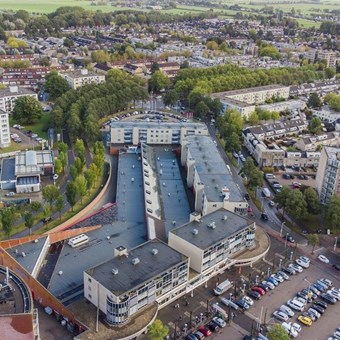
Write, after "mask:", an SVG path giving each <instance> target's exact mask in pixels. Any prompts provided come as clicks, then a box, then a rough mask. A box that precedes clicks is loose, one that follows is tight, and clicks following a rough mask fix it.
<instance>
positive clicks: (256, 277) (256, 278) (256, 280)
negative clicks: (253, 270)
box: [255, 275, 259, 284]
mask: <svg viewBox="0 0 340 340" xmlns="http://www.w3.org/2000/svg"><path fill="white" fill-rule="evenodd" d="M258 279H259V276H258V275H256V276H255V284H257V283H258Z"/></svg>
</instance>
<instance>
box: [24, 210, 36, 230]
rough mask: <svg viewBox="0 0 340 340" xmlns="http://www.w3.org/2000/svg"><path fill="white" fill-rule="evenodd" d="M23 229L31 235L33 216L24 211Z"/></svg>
mask: <svg viewBox="0 0 340 340" xmlns="http://www.w3.org/2000/svg"><path fill="white" fill-rule="evenodd" d="M24 221H25V227H26V228H28V230H29V235H31V228H32V226H33V224H34V216H33V214H32V213H31V212H30V211H25V213H24Z"/></svg>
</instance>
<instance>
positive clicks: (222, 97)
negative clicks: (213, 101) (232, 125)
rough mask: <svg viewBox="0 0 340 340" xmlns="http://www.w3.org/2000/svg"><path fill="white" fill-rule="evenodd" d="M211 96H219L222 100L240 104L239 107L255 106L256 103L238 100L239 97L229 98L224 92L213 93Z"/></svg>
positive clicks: (236, 104)
mask: <svg viewBox="0 0 340 340" xmlns="http://www.w3.org/2000/svg"><path fill="white" fill-rule="evenodd" d="M211 97H212V98H217V99H219V100H220V101H222V102H225V103H229V104H232V105H235V106H239V107H249V106H254V104H248V103H246V102H242V101H240V100H237V99H233V98H229V97H228V96H227V95H226V94H225V93H224V92H222V93H215V94H212V95H211Z"/></svg>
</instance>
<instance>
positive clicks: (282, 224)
mask: <svg viewBox="0 0 340 340" xmlns="http://www.w3.org/2000/svg"><path fill="white" fill-rule="evenodd" d="M285 224H286V222H282V223H281V229H280V237H282V231H283V226H284V225H285Z"/></svg>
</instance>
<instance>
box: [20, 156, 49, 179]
mask: <svg viewBox="0 0 340 340" xmlns="http://www.w3.org/2000/svg"><path fill="white" fill-rule="evenodd" d="M53 165H54V156H53V151H52V150H39V151H33V150H29V151H22V152H18V153H17V154H16V155H15V174H16V175H25V174H40V173H42V172H43V169H44V168H45V167H53Z"/></svg>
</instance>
